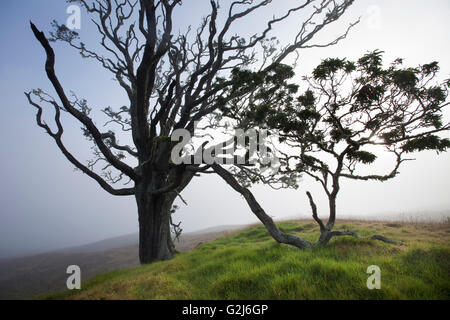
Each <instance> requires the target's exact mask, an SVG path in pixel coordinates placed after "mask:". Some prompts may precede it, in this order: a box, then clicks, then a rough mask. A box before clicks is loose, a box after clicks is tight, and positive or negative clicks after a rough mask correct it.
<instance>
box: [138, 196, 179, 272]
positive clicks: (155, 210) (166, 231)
mask: <svg viewBox="0 0 450 320" xmlns="http://www.w3.org/2000/svg"><path fill="white" fill-rule="evenodd" d="M173 201H174V197H171V195H168V194H161V195H157V196H155V195H149V194H146V193H145V192H142V193H141V192H136V202H137V207H138V216H139V260H140V262H141V264H146V263H151V262H154V261H158V260H167V259H170V258H172V257H173V255H174V253H175V247H174V245H173V242H172V239H171V235H170V209H171V207H172V203H173Z"/></svg>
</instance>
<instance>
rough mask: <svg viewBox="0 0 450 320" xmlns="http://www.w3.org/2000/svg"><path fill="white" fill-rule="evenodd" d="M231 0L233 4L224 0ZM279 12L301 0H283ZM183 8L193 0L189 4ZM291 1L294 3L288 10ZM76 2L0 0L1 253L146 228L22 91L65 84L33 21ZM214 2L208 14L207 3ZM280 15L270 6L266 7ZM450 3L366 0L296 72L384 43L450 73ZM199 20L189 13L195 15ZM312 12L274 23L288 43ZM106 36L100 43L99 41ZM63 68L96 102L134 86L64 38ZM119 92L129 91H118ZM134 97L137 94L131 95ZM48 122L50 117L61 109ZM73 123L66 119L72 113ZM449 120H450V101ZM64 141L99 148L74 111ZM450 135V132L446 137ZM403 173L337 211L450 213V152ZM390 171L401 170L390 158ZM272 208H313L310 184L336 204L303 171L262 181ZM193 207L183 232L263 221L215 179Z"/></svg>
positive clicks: (302, 214)
mask: <svg viewBox="0 0 450 320" xmlns="http://www.w3.org/2000/svg"><path fill="white" fill-rule="evenodd" d="M227 2H228V1H222V2H221V3H222V4H223V6H225V5H226V3H227ZM274 2H275V3H277V4H278V3H279V5H280V7H278V8H277V10H278V9H279V10H281V9H282V8H283V7H284V8H286V7H287V6H289V4H295V3H297V1H293V0H290V1H280V0H278V1H274ZM184 5H185V6H183V7H188V6H189V1H184ZM208 6H209V1H206V0H205V1H195V7H193V9H192V11H190V12H186V11H183V12H180V13H178V17H179V19H180V25H182V24H183V23H184V24H193V25H197V24H198V17H199V16H201V12H203V11H204V12H206V11H205V10H207V9H208ZM281 6H283V7H281ZM66 8H67V4H66V3H65V2H64V1H59V2H58V4H56V1H54V0H41V1H29V0H20V1H9V2H7V1H2V2H1V4H0V9H1V10H0V18H1V19H0V24H1V28H0V40H1V43H2V51H1V53H0V70H1V75H2V76H1V79H0V82H1V85H0V90H1V97H2V102H1V104H2V106H1V108H0V119H1V121H2V125H1V127H0V136H1V140H0V144H1V149H0V150H1V152H2V154H1V157H0V175H1V180H0V194H1V196H0V199H1V205H0V208H1V209H0V258H4V257H12V256H20V255H26V254H30V253H36V252H43V251H47V250H52V249H56V248H63V247H69V246H74V245H80V244H86V243H89V242H93V241H97V240H101V239H105V238H108V237H113V236H118V235H123V234H128V233H133V232H137V213H136V205H135V202H134V199H133V197H128V198H121V197H114V196H111V195H109V194H107V193H106V192H105V191H103V189H101V188H100V187H99V186H98V185H97V183H96V182H95V181H93V180H91V179H90V178H88V177H87V176H85V175H83V174H81V173H79V172H75V171H74V168H73V166H72V165H71V164H70V163H69V162H68V161H67V160H66V159H65V158H64V156H63V155H62V154H61V153H60V152H59V150H58V148H57V147H56V145H54V143H53V141H52V140H51V138H50V137H48V136H47V135H46V133H45V132H44V131H43V130H42V129H41V128H39V127H37V125H36V123H35V111H34V109H33V108H32V107H30V106H29V105H28V103H27V101H26V98H25V96H24V94H23V92H24V91H28V90H30V89H33V88H43V89H44V90H46V91H48V92H50V93H52V94H53V93H54V91H53V90H52V88H51V87H50V84H49V82H48V80H47V78H46V76H45V72H44V67H43V64H44V61H45V56H44V53H43V50H42V48H41V47H40V45H39V43H38V42H37V41H36V40H35V39H34V37H33V36H32V33H31V31H30V28H29V20H30V19H31V20H32V21H33V22H34V23H35V24H36V25H37V26H38V27H39V28H41V29H43V30H45V31H48V30H50V22H51V21H52V20H53V19H57V20H58V21H60V22H64V21H65V20H66V18H67V16H68V15H67V14H66ZM202 10H203V11H202ZM265 14H268V15H267V16H269V17H270V14H272V13H271V12H267V11H266V12H265ZM449 14H450V2H449V1H447V0H435V1H432V2H426V1H411V0H409V1H407V0H396V1H389V0H378V1H364V0H363V1H356V3H355V4H354V5H353V6H352V8H350V9H349V11H348V12H347V13H346V14H345V16H344V17H343V18H342V19H341V20H339V21H338V22H336V23H334V24H332V25H331V26H330V27H328V28H326V29H324V31H323V32H322V33H321V34H320V37H318V38H317V40H316V41H315V42H317V43H323V42H327V41H330V40H333V39H334V38H335V37H336V36H338V35H339V34H341V33H342V32H344V31H345V29H346V26H347V25H348V24H349V23H350V22H352V21H355V20H356V19H357V18H358V17H361V18H362V19H361V22H360V23H359V24H358V25H357V26H356V27H355V28H354V29H352V30H351V32H350V33H349V35H348V37H347V38H346V39H345V40H343V41H341V42H340V43H339V44H337V45H335V46H332V47H327V48H317V49H308V50H303V51H301V52H300V60H299V65H298V68H297V69H296V72H297V74H298V75H305V74H308V73H309V72H311V70H312V69H313V68H314V66H316V65H317V64H318V63H320V61H321V59H324V58H327V57H342V58H343V57H347V58H349V59H357V58H358V57H360V56H361V55H363V54H364V53H365V52H367V51H369V50H374V49H380V50H383V51H385V55H384V59H385V61H392V60H394V59H395V58H397V57H401V58H404V59H405V60H404V63H405V65H408V66H416V65H418V64H422V63H429V62H432V61H435V60H436V61H439V63H440V67H441V72H440V75H441V78H442V79H444V78H449V76H450V61H449V59H448V52H450V43H449V36H448V30H450V19H449ZM263 18H264V15H257V16H253V17H252V18H251V20H250V21H248V22H246V23H245V24H241V25H240V26H241V28H242V30H235V31H236V32H243V33H252V32H253V31H252V30H253V29H252V28H257V27H258V26H259V27H264V26H265V21H264V20H263ZM188 19H189V20H188ZM88 20H89V19H88V16H87V15H85V14H84V13H83V15H82V28H81V30H80V35H81V37H82V39H83V40H84V39H85V38H87V39H88V40H90V41H95V39H96V34H95V33H94V32H90V31H92V30H93V29H92V26H89V21H88ZM299 23H301V21H298V20H295V19H294V20H289V22H288V23H286V24H284V25H283V26H282V28H278V29H277V28H275V30H277V32H275V33H274V34H273V35H275V36H277V37H278V38H279V39H280V41H281V42H282V43H283V42H286V41H287V40H288V39H289V37H290V36H293V35H294V32H295V29H296V28H297V27H298V24H299ZM91 43H95V42H91ZM54 48H55V51H56V58H57V64H56V72H57V74H58V76H59V77H60V80H61V82H62V83H63V86H64V87H65V88H67V89H66V90H67V91H68V90H73V91H74V92H76V94H77V95H78V96H79V97H83V98H86V99H88V102H89V103H90V104H91V105H93V106H98V107H99V108H100V107H104V106H108V105H110V106H112V107H120V106H121V105H122V104H121V103H122V101H124V100H123V93H121V92H120V93H119V92H117V91H118V90H117V88H118V86H115V84H114V82H112V81H111V75H110V74H108V73H106V72H104V71H103V69H102V68H101V67H100V66H99V65H98V64H97V63H95V62H93V61H90V60H87V59H81V57H80V56H79V54H78V53H76V52H74V51H73V50H71V49H69V48H67V47H66V46H64V45H63V44H55V45H54ZM119 90H120V89H119ZM123 103H126V102H123ZM48 119H51V115H50V116H49V118H48ZM66 120H67V121H66ZM445 120H446V121H449V120H450V113H449V110H447V111H446V114H445ZM64 121H65V122H64V123H65V125H66V131H65V133H64V136H63V139H64V142H65V144H66V145H67V146H69V147H70V150H71V151H73V153H75V154H77V155H78V156H79V158H80V159H84V160H87V159H89V156H90V150H89V145H88V144H87V143H86V141H85V140H84V138H83V137H82V135H81V132H80V130H79V125H78V124H76V123H75V122H73V121H71V120H70V119H64ZM447 136H448V134H447ZM414 157H415V158H416V161H410V162H407V163H406V164H405V165H404V166H403V167H402V168H401V170H400V175H399V176H398V177H396V178H395V179H393V180H390V181H388V182H383V183H381V182H356V181H343V183H342V188H341V192H340V195H339V198H338V216H337V217H338V219H339V218H342V217H357V218H363V219H377V218H378V219H379V218H384V219H405V220H427V219H434V220H439V219H442V218H444V217H449V216H450V198H449V190H450V166H449V164H450V154H449V153H443V154H440V155H436V153H435V152H424V153H421V154H417V155H414ZM378 169H379V170H383V169H384V171H388V170H389V171H390V169H391V167H390V166H389V163H388V162H383V161H381V164H380V165H379V167H378ZM252 190H253V191H254V193H255V197H256V198H257V199H258V200H260V202H261V205H262V206H263V207H264V208H265V210H266V212H267V213H268V214H269V215H271V216H272V217H273V218H274V219H288V218H307V217H310V215H311V214H310V207H309V204H308V201H307V198H306V196H305V191H306V190H309V191H311V192H312V193H313V195H314V196H315V198H316V202H317V204H318V208H319V215H320V213H326V211H325V210H326V203H325V198H324V195H323V192H322V190H321V188H319V186H318V185H316V184H315V183H314V182H313V181H311V180H309V179H307V178H304V180H303V181H302V182H301V184H300V189H299V190H281V191H273V190H272V189H270V188H268V187H264V186H256V187H254V188H253V189H252ZM182 196H183V198H184V199H185V200H186V202H187V206H186V205H185V204H183V203H182V202H180V201H179V200H177V204H178V205H179V207H180V209H179V211H178V212H177V213H176V215H175V220H181V221H182V228H183V229H184V232H190V231H195V230H200V229H204V228H208V227H212V226H219V225H230V224H247V223H254V222H257V219H256V217H255V216H254V215H253V214H252V212H251V211H250V210H249V208H248V207H247V205H246V202H245V201H244V199H243V198H242V197H241V196H239V195H238V194H237V193H236V192H234V191H233V190H232V189H231V188H230V187H229V186H228V185H226V184H225V183H224V182H223V181H221V180H220V179H219V178H217V177H215V176H211V175H208V176H202V177H198V178H195V179H194V180H193V181H192V183H191V184H190V185H189V186H188V187H187V188H186V189H185V191H184V192H183V193H182Z"/></svg>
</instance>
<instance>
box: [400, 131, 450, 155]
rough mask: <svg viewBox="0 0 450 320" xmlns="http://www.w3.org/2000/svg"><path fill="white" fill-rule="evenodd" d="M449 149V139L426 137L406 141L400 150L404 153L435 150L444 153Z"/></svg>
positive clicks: (433, 136)
mask: <svg viewBox="0 0 450 320" xmlns="http://www.w3.org/2000/svg"><path fill="white" fill-rule="evenodd" d="M449 147H450V140H449V139H442V138H440V137H438V136H435V135H426V136H423V137H418V138H414V139H411V140H408V141H407V142H406V143H405V144H404V145H403V146H402V149H403V150H404V151H406V152H414V151H423V150H436V151H446V150H447V149H448V148H449Z"/></svg>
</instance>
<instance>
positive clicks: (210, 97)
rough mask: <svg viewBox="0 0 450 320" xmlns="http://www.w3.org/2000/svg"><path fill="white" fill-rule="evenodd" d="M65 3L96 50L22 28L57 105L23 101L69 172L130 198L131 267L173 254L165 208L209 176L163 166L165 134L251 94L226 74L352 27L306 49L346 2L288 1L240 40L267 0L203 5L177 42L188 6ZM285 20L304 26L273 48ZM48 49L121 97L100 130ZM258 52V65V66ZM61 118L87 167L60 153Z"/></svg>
mask: <svg viewBox="0 0 450 320" xmlns="http://www.w3.org/2000/svg"><path fill="white" fill-rule="evenodd" d="M68 2H70V3H76V4H79V5H80V6H82V7H84V9H86V11H87V13H88V14H89V15H90V16H91V18H92V22H93V23H94V24H95V26H96V29H97V31H98V36H99V43H100V45H99V46H97V48H90V47H89V46H88V45H86V44H85V43H84V42H81V41H80V39H79V34H78V33H76V32H74V31H72V30H70V29H69V28H67V27H66V26H64V25H60V24H58V23H57V22H54V23H53V26H54V31H53V32H52V33H50V37H49V39H47V38H46V36H45V34H44V33H43V32H41V31H40V30H38V28H37V27H36V26H35V25H34V24H33V23H31V28H32V31H33V33H34V35H35V37H36V39H37V40H38V41H39V42H40V44H41V45H42V47H43V48H44V49H45V53H46V56H47V61H46V63H45V71H46V73H47V77H48V79H49V80H50V82H51V84H52V86H53V88H54V90H55V91H56V95H57V99H54V98H53V97H52V96H51V95H50V94H48V93H46V92H44V91H43V90H42V89H35V90H32V91H30V92H27V93H25V94H26V97H27V99H28V101H29V103H30V104H31V105H32V106H33V107H35V108H36V110H37V115H36V121H37V124H38V126H40V127H41V128H43V129H44V130H45V131H46V132H47V133H48V134H49V135H50V137H51V138H52V139H53V140H54V141H55V143H56V145H57V146H58V148H59V149H60V150H61V152H62V153H63V154H64V156H65V157H66V158H67V159H68V160H69V161H70V162H71V163H72V164H73V165H74V166H75V167H76V168H78V169H79V170H81V171H82V172H83V173H85V174H86V175H88V176H89V177H90V178H92V179H94V180H95V181H96V182H97V183H98V184H99V185H100V186H101V187H102V188H103V189H104V190H106V191H107V192H109V193H110V194H112V195H117V196H134V197H135V198H136V203H137V209H138V217H139V257H140V261H141V263H149V262H152V261H155V260H161V259H169V258H171V257H172V256H173V254H174V252H175V249H174V243H173V240H172V237H171V227H174V230H175V235H176V236H177V235H178V231H179V230H180V229H179V224H173V223H172V218H171V214H172V212H173V209H172V207H173V202H174V200H175V199H176V197H177V196H179V195H180V193H181V192H182V190H183V189H184V188H185V187H186V186H187V185H188V184H189V183H190V181H191V180H192V179H193V177H194V176H196V175H198V174H200V173H202V172H204V171H205V170H207V169H208V168H209V167H208V166H202V165H185V164H181V165H175V164H174V163H173V162H172V161H171V150H172V149H173V147H174V145H175V144H176V142H173V141H171V139H170V137H171V134H172V132H173V131H174V130H177V129H185V130H187V131H188V132H190V133H191V135H192V134H193V131H194V125H195V123H196V122H197V121H200V120H202V119H204V118H205V117H207V116H208V115H211V114H212V113H213V112H215V111H217V110H219V108H220V107H221V106H223V105H224V104H227V103H228V102H229V100H231V99H238V98H239V96H242V95H245V94H247V93H248V90H250V91H251V90H254V89H255V88H254V87H252V86H250V87H247V88H246V89H243V88H239V85H238V84H239V82H238V81H240V80H241V79H240V78H241V73H239V72H235V73H230V70H233V69H235V70H237V69H238V68H240V69H245V68H247V69H251V68H253V69H258V68H259V69H260V70H264V69H266V68H270V66H271V65H272V64H274V63H275V64H279V63H281V62H282V61H284V60H285V59H286V57H288V56H289V55H290V54H292V53H296V52H297V50H298V49H302V48H307V47H314V46H327V45H333V44H335V43H337V42H338V41H339V40H341V39H343V38H345V37H346V35H347V33H348V31H349V29H350V28H351V27H353V26H354V24H351V25H350V26H349V27H348V29H347V30H346V32H345V33H343V34H342V35H341V36H339V37H338V38H336V39H335V40H333V41H331V42H329V43H328V44H326V43H325V44H319V45H317V44H313V43H311V39H312V38H313V37H314V36H315V35H316V34H317V33H318V32H320V31H321V30H322V29H323V28H325V27H326V26H327V25H329V24H330V23H332V22H334V21H336V20H337V19H339V18H340V17H341V16H342V15H343V14H344V13H345V11H346V10H347V9H348V7H349V6H350V5H351V4H352V2H353V0H342V1H320V2H318V3H316V2H317V1H313V0H305V1H295V2H294V3H293V4H292V7H290V8H289V9H288V10H286V11H285V12H284V13H283V14H282V15H281V16H278V17H273V18H272V19H269V20H268V21H267V24H266V26H265V27H264V28H262V30H260V32H259V33H256V34H254V35H252V36H248V37H245V36H240V35H237V34H232V33H231V32H232V31H231V30H232V29H233V28H234V27H235V25H236V23H238V22H239V21H241V20H243V19H246V18H248V17H249V16H250V15H251V14H258V13H259V12H260V11H261V10H262V9H264V8H266V9H270V7H271V6H273V4H272V1H271V0H258V1H256V0H241V1H232V2H230V3H229V5H228V7H227V8H221V7H220V6H219V1H216V0H210V1H209V5H210V10H209V14H208V15H207V16H206V17H204V18H203V19H202V20H201V21H200V22H199V25H198V27H197V28H191V27H189V28H188V29H187V30H184V31H183V32H181V31H180V32H179V33H177V34H175V32H176V31H175V30H174V28H175V27H174V26H175V25H176V21H174V20H173V17H174V12H176V11H182V10H184V12H189V11H188V10H189V6H188V5H187V4H186V3H182V1H181V0H161V1H155V0H136V1H130V0H123V1H117V0H69V1H68ZM185 2H187V1H185ZM295 15H299V16H303V17H305V16H306V18H303V19H304V20H302V21H303V22H302V23H301V24H299V27H298V30H296V34H295V37H294V39H293V41H292V42H291V43H289V44H288V45H287V46H285V47H282V48H278V47H277V46H276V41H275V39H273V38H271V37H269V34H270V33H271V32H272V31H273V28H275V27H276V26H278V25H279V24H280V23H282V22H283V21H285V20H286V19H288V18H292V17H293V16H295ZM51 41H61V42H64V43H66V44H68V45H69V46H71V47H72V48H74V49H75V50H77V51H78V52H79V53H80V54H81V56H82V57H83V58H88V59H93V60H94V61H97V62H98V63H99V64H100V66H102V67H103V68H104V69H106V70H107V71H109V72H111V73H112V74H113V76H114V79H115V80H116V83H117V84H118V85H119V88H120V89H122V90H124V91H123V92H124V93H125V94H126V97H127V98H128V100H129V103H128V105H125V106H122V107H120V108H119V109H117V108H112V107H106V108H104V109H103V110H102V111H103V112H104V114H105V115H106V116H107V117H109V121H108V122H107V126H106V129H105V130H104V131H102V130H101V129H100V128H99V127H97V126H96V124H95V121H94V120H93V119H92V118H91V116H90V111H91V110H92V106H90V105H89V103H88V102H87V100H86V99H78V98H77V97H76V96H75V95H73V96H72V97H71V96H68V95H67V92H68V90H67V89H66V88H64V85H63V84H62V82H61V81H60V80H59V78H58V76H57V74H56V70H55V59H56V58H55V52H54V50H53V48H52V46H51V44H50V42H51ZM258 48H260V50H257V49H258ZM259 51H261V52H262V59H258V55H257V52H259ZM272 83H273V82H272ZM230 90H231V91H232V92H231V91H230ZM230 92H231V94H230V95H229V93H230ZM224 96H226V97H228V98H226V99H225V98H224ZM43 104H48V105H50V107H51V108H53V109H54V112H55V117H54V121H55V123H56V129H55V130H52V128H51V126H49V125H47V123H46V122H45V120H43V118H42V114H43V110H44V107H43V106H42V105H43ZM63 116H69V117H73V118H75V119H76V120H77V121H78V122H79V123H80V124H81V125H82V128H83V134H84V135H85V136H86V137H87V138H88V139H89V140H90V141H91V142H92V143H93V144H94V158H93V159H92V160H91V161H89V162H88V163H87V164H84V163H83V161H81V160H79V159H77V158H76V156H74V155H73V154H72V153H71V152H70V151H69V150H68V149H67V147H66V146H65V145H64V143H63V139H62V136H63V132H64V129H63V124H62V123H63ZM122 131H123V132H122ZM124 134H129V136H126V138H125V139H127V141H132V144H133V145H127V144H122V143H120V142H119V137H124V136H125V135H124ZM123 179H125V180H123ZM124 182H125V183H124ZM116 183H118V184H121V185H120V186H119V187H117V188H116V187H114V186H113V185H114V184H116ZM127 183H130V184H131V185H132V186H128V184H127ZM125 184H127V185H125Z"/></svg>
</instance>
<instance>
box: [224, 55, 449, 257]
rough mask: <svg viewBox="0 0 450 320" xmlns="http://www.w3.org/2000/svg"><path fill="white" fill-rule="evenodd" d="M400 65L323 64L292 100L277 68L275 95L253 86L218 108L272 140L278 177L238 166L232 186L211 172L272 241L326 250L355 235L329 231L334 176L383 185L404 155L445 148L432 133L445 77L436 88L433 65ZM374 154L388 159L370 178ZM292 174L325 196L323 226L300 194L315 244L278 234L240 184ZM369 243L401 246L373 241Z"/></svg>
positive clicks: (378, 58) (288, 179) (366, 59)
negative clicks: (248, 97) (245, 98)
mask: <svg viewBox="0 0 450 320" xmlns="http://www.w3.org/2000/svg"><path fill="white" fill-rule="evenodd" d="M402 63H403V62H402V59H397V60H395V61H394V62H393V63H392V64H390V65H389V66H388V67H384V66H383V63H382V52H381V51H374V52H370V53H367V54H366V55H364V56H363V57H362V58H360V59H359V60H358V61H356V62H352V61H348V60H346V59H325V60H323V61H322V63H321V64H320V65H319V66H318V67H316V68H315V69H314V71H313V75H312V76H311V77H305V78H304V80H305V82H306V84H307V85H308V86H309V88H308V90H306V91H305V92H304V93H303V94H300V95H296V92H297V90H298V86H295V85H292V84H289V82H288V81H289V79H290V78H291V77H292V76H293V72H292V69H291V68H290V67H288V66H280V67H279V68H278V70H279V72H278V73H279V84H280V85H279V87H278V89H277V90H276V91H274V92H271V94H269V95H267V94H266V93H267V90H266V89H265V88H264V85H261V87H260V90H259V91H258V92H256V94H253V95H252V103H251V104H250V105H249V104H248V103H246V102H241V101H242V99H241V101H239V102H236V101H235V103H234V104H229V106H228V109H227V110H224V114H225V115H227V116H228V117H230V118H232V119H235V120H237V122H238V125H239V126H244V127H263V128H268V129H269V130H271V131H272V132H273V133H275V134H276V135H277V136H278V137H279V141H280V142H281V146H279V147H278V150H277V152H278V154H279V156H280V157H281V161H280V163H281V167H280V171H279V172H277V175H278V176H279V175H281V176H282V177H283V176H284V178H285V179H280V177H277V176H275V175H273V174H272V175H271V176H268V177H267V176H265V175H263V174H261V172H260V171H259V170H257V169H254V168H246V167H242V166H241V167H239V168H238V169H239V172H238V173H236V172H235V174H234V176H236V177H237V176H239V177H241V181H238V179H234V177H233V176H232V175H231V174H230V173H229V172H228V171H226V170H225V169H224V168H221V167H219V166H215V170H216V171H217V173H219V175H221V176H222V177H223V178H224V179H225V180H226V181H227V182H228V183H229V184H230V185H231V186H232V187H233V188H234V189H235V190H237V191H239V192H240V193H241V194H242V195H243V196H244V197H245V199H246V200H247V202H248V203H249V205H250V207H251V208H252V210H253V211H254V212H255V214H257V215H258V216H261V220H262V221H263V222H264V223H265V224H266V225H267V227H268V229H269V232H270V233H271V234H272V235H273V236H274V238H275V239H276V240H277V241H279V242H284V243H289V244H293V245H296V246H298V247H300V248H304V247H309V246H313V245H323V244H327V243H328V242H329V241H330V239H331V238H332V237H334V236H345V235H350V236H357V235H356V234H355V233H354V232H352V231H348V230H333V227H334V224H335V221H336V200H337V196H338V194H339V191H340V188H341V184H340V182H341V179H342V178H346V179H353V180H362V181H370V180H371V181H386V180H389V179H392V178H394V177H396V176H397V174H398V173H399V168H400V167H401V164H402V163H404V162H405V161H408V160H413V159H410V158H407V157H406V155H407V154H408V153H413V152H420V151H424V150H434V151H436V152H438V153H439V152H444V151H446V150H447V149H448V148H449V147H450V139H447V138H442V137H441V136H439V135H438V134H439V133H443V132H445V131H449V130H450V123H448V122H447V123H445V122H444V120H443V113H442V111H443V109H444V108H445V107H447V106H448V105H449V104H450V102H449V101H448V99H447V98H448V94H449V86H450V79H449V80H446V81H444V82H442V83H439V82H438V81H437V80H436V75H437V72H438V70H439V66H438V63H437V62H432V63H429V64H424V65H421V66H418V67H416V68H406V67H403V65H402ZM283 146H284V148H283ZM377 155H383V156H385V157H387V158H390V159H391V161H392V168H391V169H389V170H388V172H384V173H374V172H377V170H378V171H379V170H380V168H377V166H376V159H377ZM389 155H390V157H389ZM293 173H296V175H293ZM299 174H305V175H308V176H310V177H312V178H313V179H314V180H315V181H317V182H318V183H320V185H321V186H322V188H323V190H324V192H325V194H326V195H327V197H328V205H329V210H328V211H329V212H328V214H329V218H328V221H327V222H326V223H325V222H324V221H322V219H321V218H319V216H318V212H317V207H316V204H315V202H314V200H313V197H312V195H311V193H310V192H306V193H307V196H308V198H309V202H310V205H311V209H312V216H313V218H314V220H315V221H316V222H317V223H318V225H319V227H320V238H319V239H318V241H317V242H316V243H315V244H311V243H308V242H306V241H301V240H302V239H300V238H297V239H295V241H293V240H292V239H293V238H292V237H291V238H286V236H283V235H282V234H280V231H279V230H277V229H276V226H274V225H273V223H272V222H271V220H268V218H269V217H268V216H267V214H266V213H265V212H264V210H263V209H262V208H261V207H260V206H259V204H258V203H257V201H256V199H255V198H254V197H253V195H252V194H251V192H250V191H249V190H248V189H247V188H246V186H245V185H244V184H243V183H242V181H247V182H248V181H250V182H251V183H254V182H259V181H262V182H263V183H266V184H269V185H277V184H278V185H279V184H282V187H298V186H297V185H296V179H298V177H299ZM265 221H266V222H265ZM267 221H268V222H267ZM280 239H281V240H280ZM372 239H375V240H381V241H384V242H389V243H395V244H401V243H400V242H398V241H394V240H390V239H387V238H385V237H383V236H380V235H374V236H373V237H372ZM298 244H300V245H298Z"/></svg>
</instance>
